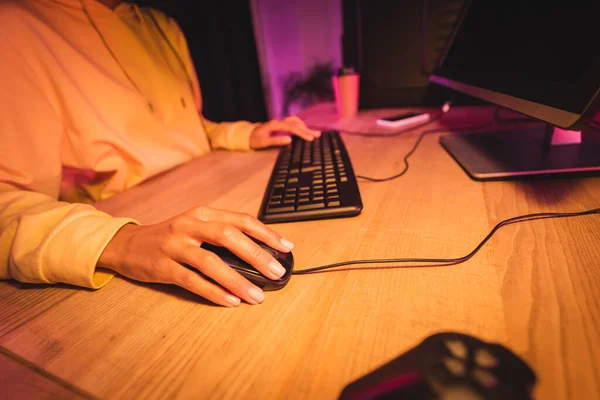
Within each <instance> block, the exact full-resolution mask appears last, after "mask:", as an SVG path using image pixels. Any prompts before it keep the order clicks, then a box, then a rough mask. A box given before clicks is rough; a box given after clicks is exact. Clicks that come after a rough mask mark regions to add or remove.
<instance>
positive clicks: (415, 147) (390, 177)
mask: <svg viewBox="0 0 600 400" xmlns="http://www.w3.org/2000/svg"><path fill="white" fill-rule="evenodd" d="M492 124H493V121H490V122H486V123H485V124H483V125H479V126H465V127H459V128H450V129H448V128H436V129H429V130H426V131H423V132H421V133H420V134H419V137H417V140H416V141H415V144H414V145H413V147H412V148H411V149H410V150H409V151H408V153H406V154H405V155H404V160H403V161H404V169H403V170H402V171H400V172H398V173H397V174H395V175H392V176H388V177H387V178H371V177H368V176H364V175H356V178H358V179H364V180H366V181H369V182H387V181H391V180H393V179H397V178H400V177H401V176H402V175H404V174H405V173H406V172H407V171H408V167H409V165H408V158H409V157H410V156H412V155H413V153H414V152H415V151H416V150H417V147H419V144H420V143H421V141H422V140H423V138H424V137H425V135H429V134H431V133H438V132H457V131H463V130H471V131H478V130H480V129H483V128H486V127H488V126H490V125H492Z"/></svg>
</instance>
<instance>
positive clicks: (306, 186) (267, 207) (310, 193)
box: [259, 131, 362, 223]
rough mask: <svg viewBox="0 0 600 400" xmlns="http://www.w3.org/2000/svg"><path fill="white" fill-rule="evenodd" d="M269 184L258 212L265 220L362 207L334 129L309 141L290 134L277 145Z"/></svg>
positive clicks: (293, 218)
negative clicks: (340, 186) (289, 139)
mask: <svg viewBox="0 0 600 400" xmlns="http://www.w3.org/2000/svg"><path fill="white" fill-rule="evenodd" d="M340 183H343V185H344V186H343V188H344V191H343V194H344V196H343V198H341V197H342V196H341V193H340V192H339V189H338V184H340ZM269 185H270V186H269V187H267V189H266V195H265V199H264V200H263V205H262V206H261V211H260V213H259V219H260V220H261V221H263V222H266V223H272V222H286V221H300V220H310V219H321V218H329V217H340V216H352V215H357V214H359V213H360V211H361V209H362V202H361V199H360V193H359V191H358V186H357V185H356V180H355V178H354V172H353V170H352V165H351V164H350V161H349V158H348V154H347V152H346V148H345V147H344V143H343V141H342V139H341V137H340V136H339V133H338V132H336V131H325V132H323V133H322V135H321V138H319V139H316V140H314V141H313V142H305V141H303V140H302V139H299V138H298V137H293V138H292V143H291V144H290V145H288V146H285V147H283V148H281V149H280V151H279V157H278V159H277V162H276V164H275V167H274V168H273V172H272V177H271V180H270V181H269ZM341 204H344V206H341Z"/></svg>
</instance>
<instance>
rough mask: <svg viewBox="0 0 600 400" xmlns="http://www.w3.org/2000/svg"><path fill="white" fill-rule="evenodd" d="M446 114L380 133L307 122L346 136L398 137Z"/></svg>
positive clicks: (322, 129) (312, 126)
mask: <svg viewBox="0 0 600 400" xmlns="http://www.w3.org/2000/svg"><path fill="white" fill-rule="evenodd" d="M444 114H446V113H445V112H440V113H439V114H437V115H436V116H435V117H433V118H430V119H428V120H427V121H425V122H421V123H420V124H418V125H413V126H410V127H408V128H404V129H401V130H399V131H395V132H389V133H380V132H377V133H376V132H360V131H349V130H347V129H343V128H333V127H330V126H321V125H312V124H309V125H308V127H309V128H310V129H316V130H319V131H331V130H336V131H339V132H341V133H343V134H344V135H348V136H362V137H369V138H393V137H398V136H400V135H403V134H405V133H408V132H412V131H414V130H417V129H419V128H423V127H424V126H427V125H429V124H431V123H433V122H435V121H438V120H439V119H440V118H442V116H443V115H444Z"/></svg>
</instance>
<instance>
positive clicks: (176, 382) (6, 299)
mask: <svg viewBox="0 0 600 400" xmlns="http://www.w3.org/2000/svg"><path fill="white" fill-rule="evenodd" d="M395 111H398V110H380V111H373V112H369V113H363V114H361V115H359V116H358V117H356V118H354V119H352V120H347V121H341V122H336V121H335V118H334V117H333V116H332V108H331V107H330V106H321V107H316V108H314V109H312V110H311V111H310V112H308V113H307V114H306V115H305V116H304V117H305V119H306V120H307V121H308V122H309V123H312V124H319V125H328V124H335V125H336V126H338V127H346V128H349V127H352V129H353V130H357V129H359V130H364V131H371V130H374V129H375V124H374V123H373V121H374V117H375V116H378V115H384V114H389V113H392V112H395ZM491 118H492V109H490V108H482V109H455V110H453V111H452V112H451V113H450V114H448V115H447V116H446V117H445V118H444V119H443V120H442V121H441V122H437V123H436V125H437V126H442V125H441V123H443V124H445V125H446V126H464V125H471V124H472V125H479V123H481V122H482V121H487V120H489V119H491ZM416 135H417V133H416V132H413V133H408V134H406V135H404V136H401V137H397V138H393V139H392V138H384V139H375V138H362V137H355V136H345V137H344V141H345V143H346V145H347V147H348V149H349V152H350V155H351V158H352V161H353V164H354V168H355V171H357V172H358V173H360V174H364V175H369V176H387V175H390V174H393V173H394V172H397V171H398V170H400V169H401V168H402V165H403V164H402V161H401V160H402V157H403V155H404V154H405V152H406V151H407V150H408V149H409V148H410V147H411V146H412V144H413V143H414V140H415V138H416ZM437 136H438V135H436V134H434V135H430V136H427V137H425V139H424V140H423V142H422V143H421V146H420V147H419V149H418V150H417V151H416V153H415V154H414V156H413V157H412V158H411V159H410V170H409V172H408V173H407V174H406V175H405V176H404V177H402V178H400V179H398V180H395V181H391V182H387V183H369V182H365V181H361V182H360V190H361V193H362V198H363V203H364V211H363V213H362V214H361V215H360V216H358V217H356V218H347V219H338V220H325V221H312V222H302V223H291V224H280V225H277V226H275V228H276V229H277V230H278V231H280V232H281V233H282V234H283V235H284V236H285V237H287V238H289V239H291V240H292V241H294V242H295V244H296V249H295V250H294V256H295V259H296V268H298V269H302V268H308V267H313V266H318V265H322V264H325V263H331V262H336V261H341V260H349V259H356V258H363V259H364V258H375V257H379V258H381V257H428V256H436V257H455V256H460V255H464V254H466V253H468V252H469V251H471V249H472V248H473V247H474V246H475V245H476V244H477V243H479V241H480V240H481V239H482V238H483V237H484V236H485V235H486V234H487V233H488V231H489V230H490V228H491V227H492V226H494V225H495V224H496V223H497V222H499V221H500V220H502V219H505V218H507V217H511V216H516V215H520V214H525V213H530V212H537V211H577V210H584V209H590V208H594V207H598V205H599V204H600V200H599V199H600V178H586V179H574V180H554V181H538V182H490V183H478V182H475V181H472V180H470V179H469V178H468V177H467V176H466V174H465V173H464V172H463V171H462V170H461V168H460V167H459V166H458V165H457V164H456V163H455V162H454V161H453V160H452V158H451V157H450V156H449V155H448V154H447V153H446V152H445V151H444V150H443V149H442V147H441V146H440V145H439V144H438V137H437ZM276 155H277V151H276V150H270V151H261V152H253V153H229V152H220V151H219V152H214V153H211V154H209V155H207V156H206V157H203V158H201V159H198V160H196V161H194V162H191V163H190V164H187V165H184V166H182V167H180V168H178V169H176V170H174V171H171V172H169V173H167V174H164V175H162V176H160V177H158V178H156V179H154V180H152V181H150V182H147V183H146V184H144V185H141V186H139V187H137V188H134V189H132V190H130V191H128V192H125V193H122V194H120V195H118V196H115V197H113V198H111V199H109V200H107V201H105V202H102V203H100V204H98V207H99V208H101V209H103V210H106V211H108V212H110V213H112V214H114V215H117V216H132V217H134V218H137V219H139V220H140V221H142V222H144V223H153V222H158V221H161V220H163V219H166V218H168V217H171V216H173V215H175V214H178V213H180V212H183V211H185V210H186V209H188V208H191V207H193V206H196V205H200V204H206V205H210V206H213V207H219V208H227V209H233V210H239V211H243V212H247V213H250V214H254V215H256V213H257V211H258V208H259V205H260V202H261V199H262V195H263V191H264V188H265V185H266V183H267V180H268V177H269V174H270V172H271V168H272V166H273V162H274V160H275V158H276ZM599 233H600V216H597V215H596V216H588V217H579V218H572V219H559V220H543V221H535V222H527V223H523V224H519V225H511V226H509V227H506V228H503V229H502V230H500V231H499V232H498V233H497V234H496V235H495V236H494V237H493V239H492V240H491V241H490V242H489V243H488V244H487V245H486V246H485V247H484V248H483V249H482V250H481V251H480V252H479V253H478V254H477V255H476V256H475V257H474V258H473V259H471V260H470V261H468V262H465V263H463V264H460V265H454V266H447V267H426V268H401V267H399V266H397V267H389V266H387V267H385V266H376V267H361V266H358V267H356V268H353V269H352V270H343V271H335V272H326V273H320V274H315V275H308V276H295V277H293V278H292V280H291V281H290V283H289V285H288V286H287V287H286V288H285V289H284V290H281V291H279V292H270V293H268V294H267V296H266V300H265V302H264V303H263V304H262V305H260V306H249V305H246V304H243V305H241V306H240V307H239V308H237V309H225V308H221V307H215V306H211V305H208V304H206V303H205V302H203V301H201V300H199V299H198V298H197V297H195V296H193V295H191V294H189V293H187V292H185V291H183V290H181V289H179V288H176V287H170V286H165V285H158V284H141V283H136V282H132V281H129V280H126V279H122V278H115V279H113V280H112V281H111V282H110V283H109V284H108V285H107V286H106V287H105V288H103V289H101V290H98V291H89V290H81V289H74V288H70V287H43V288H35V287H32V286H31V285H21V284H17V283H15V282H1V283H0V301H1V306H0V345H1V346H2V348H3V349H4V350H5V351H6V352H10V354H13V355H17V356H18V357H20V358H22V359H24V360H28V361H29V362H30V363H32V364H33V365H35V366H37V368H39V369H41V370H44V371H46V372H47V373H48V376H55V377H57V378H60V379H61V380H63V381H64V382H68V383H69V384H71V385H73V386H74V387H77V388H79V389H80V390H81V393H84V394H85V393H89V394H91V395H92V396H97V397H99V398H111V399H118V398H166V397H179V398H229V399H239V398H307V399H308V398H310V399H316V398H318V399H332V398H335V397H336V396H337V395H338V394H339V392H340V391H341V389H342V388H343V386H344V385H346V384H347V383H348V382H350V381H352V380H353V379H356V378H358V377H359V376H361V375H363V374H365V373H366V372H368V371H370V370H372V369H373V368H375V367H377V366H379V365H380V364H382V363H384V362H386V361H388V360H390V359H392V358H394V357H396V356H397V355H399V354H401V353H403V352H404V351H406V350H408V349H409V348H411V347H413V346H414V345H416V344H418V343H419V342H421V341H422V340H423V339H424V338H425V337H427V336H429V335H431V334H433V333H436V332H439V331H448V330H452V331H461V332H465V333H468V334H472V335H476V336H478V337H480V338H482V339H484V340H490V341H495V342H500V343H503V344H505V345H507V346H508V347H510V348H511V349H512V350H513V351H515V352H516V353H517V354H519V355H520V356H522V357H523V358H524V359H525V360H526V361H527V362H528V363H529V364H530V365H531V366H532V367H533V368H534V369H535V371H536V372H537V374H538V377H539V384H538V386H537V388H536V394H537V398H540V399H550V398H558V399H567V398H569V399H583V398H585V399H591V398H600V300H599V299H600V296H599V294H600V246H599V245H600V240H599V239H598V238H599ZM5 390H8V392H9V393H10V391H11V390H13V387H12V386H11V385H10V384H9V385H7V386H4V385H3V388H2V391H5Z"/></svg>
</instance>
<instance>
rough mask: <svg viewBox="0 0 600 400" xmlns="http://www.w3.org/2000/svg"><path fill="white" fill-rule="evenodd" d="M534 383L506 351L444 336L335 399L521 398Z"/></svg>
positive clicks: (458, 336)
mask: <svg viewBox="0 0 600 400" xmlns="http://www.w3.org/2000/svg"><path fill="white" fill-rule="evenodd" d="M535 381H536V377H535V373H534V372H533V371H532V370H531V368H529V366H528V365H527V364H526V363H525V362H524V361H523V360H521V359H520V358H519V357H518V356H517V355H515V354H514V353H512V352H511V351H510V350H508V349H507V348H506V347H504V346H502V345H500V344H494V343H486V342H484V341H482V340H479V339H476V338H474V337H472V336H469V335H464V334H460V333H454V332H446V333H439V334H436V335H433V336H429V337H428V338H426V339H425V340H424V341H423V342H421V343H420V344H419V345H418V346H416V347H414V348H413V349H411V350H409V351H408V352H406V353H404V354H403V355H401V356H400V357H398V358H396V359H394V360H392V361H390V362H388V363H387V364H385V365H383V366H381V367H380V368H377V369H376V370H374V371H372V372H370V373H369V374H367V375H365V376H363V377H362V378H360V379H358V380H356V381H354V382H352V383H350V384H349V385H348V386H346V387H345V388H344V390H343V391H342V393H341V395H340V397H339V398H340V400H348V399H353V400H358V399H360V400H366V399H377V400H383V399H427V400H429V399H432V400H433V399H436V400H437V399H443V400H458V399H460V400H488V399H489V400H496V399H513V400H525V399H531V392H532V389H533V386H534V384H535Z"/></svg>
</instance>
